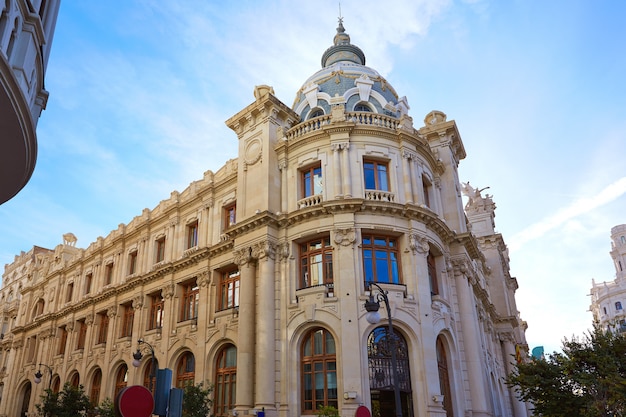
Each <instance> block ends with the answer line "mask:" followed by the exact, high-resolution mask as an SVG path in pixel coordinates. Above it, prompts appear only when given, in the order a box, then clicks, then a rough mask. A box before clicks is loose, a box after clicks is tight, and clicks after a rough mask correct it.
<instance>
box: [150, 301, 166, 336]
mask: <svg viewBox="0 0 626 417" xmlns="http://www.w3.org/2000/svg"><path fill="white" fill-rule="evenodd" d="M164 307H165V300H164V299H163V296H162V295H161V291H159V292H158V293H156V294H152V295H151V296H150V317H149V318H148V330H152V329H160V328H161V327H163V308H164Z"/></svg>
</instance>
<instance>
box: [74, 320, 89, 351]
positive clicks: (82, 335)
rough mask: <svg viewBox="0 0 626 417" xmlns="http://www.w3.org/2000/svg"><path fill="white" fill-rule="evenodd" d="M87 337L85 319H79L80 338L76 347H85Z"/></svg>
mask: <svg viewBox="0 0 626 417" xmlns="http://www.w3.org/2000/svg"><path fill="white" fill-rule="evenodd" d="M86 338H87V324H86V323H85V320H78V340H76V349H85V339H86Z"/></svg>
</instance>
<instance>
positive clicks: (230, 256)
mask: <svg viewBox="0 0 626 417" xmlns="http://www.w3.org/2000/svg"><path fill="white" fill-rule="evenodd" d="M254 98H255V99H254V101H253V102H252V103H251V104H250V105H248V106H247V107H245V108H244V109H243V110H241V111H240V112H239V113H237V114H236V115H234V116H233V117H231V118H230V119H229V120H228V121H227V122H226V123H227V125H228V126H229V127H230V128H231V129H232V130H233V131H234V132H235V134H236V138H237V140H238V142H239V152H238V157H237V158H235V159H232V160H230V161H228V162H226V164H225V165H224V166H223V167H222V168H220V169H219V170H218V171H217V172H211V171H207V172H205V174H204V176H203V178H202V179H200V180H198V181H195V182H193V183H191V184H190V185H189V187H187V188H186V189H185V190H184V191H183V192H177V191H174V192H172V193H171V196H170V197H169V198H167V199H165V200H163V201H161V203H160V204H159V205H158V206H157V207H155V208H154V209H152V210H148V209H146V210H144V212H143V213H141V215H139V216H137V217H135V218H134V219H133V220H132V221H130V223H128V224H120V226H119V227H118V228H117V229H116V230H114V231H112V232H111V233H110V234H109V235H108V236H106V237H104V238H102V237H100V238H98V239H97V241H95V242H93V243H91V244H90V245H89V246H88V247H87V248H85V249H81V248H78V247H76V245H75V243H76V238H75V237H74V236H73V235H72V234H68V235H66V236H65V237H64V242H63V244H60V245H58V246H57V247H56V248H54V249H53V250H48V249H43V248H39V247H34V248H33V249H32V250H31V251H29V252H28V253H22V254H20V255H18V256H16V258H15V261H14V262H13V263H12V264H10V265H7V266H6V267H5V271H4V274H3V281H2V282H3V287H2V289H1V290H0V297H1V300H2V301H1V303H2V304H1V305H2V306H3V308H2V320H3V330H2V331H3V334H4V337H3V339H2V341H1V342H0V346H1V348H2V350H1V355H2V356H0V365H1V366H3V367H2V374H1V376H0V384H2V385H0V387H1V389H3V396H2V399H1V401H0V414H2V415H6V416H9V417H17V416H20V413H21V412H22V413H23V411H26V410H32V409H33V407H34V403H35V402H36V401H37V399H38V398H39V395H40V394H41V393H42V390H43V389H44V388H45V387H46V385H47V384H50V386H51V387H52V388H53V389H59V387H60V386H61V385H62V384H63V383H65V382H71V383H73V384H82V385H84V387H85V390H86V392H87V393H88V395H89V396H90V397H91V398H92V400H93V401H94V402H101V401H102V400H103V399H104V398H106V397H109V398H112V397H114V395H115V393H116V392H118V391H119V390H120V389H121V388H123V387H124V386H126V385H127V384H145V385H146V386H149V385H150V379H151V378H150V375H151V360H150V358H149V357H150V355H151V350H150V349H147V348H146V347H149V346H152V347H153V351H154V359H155V360H156V361H157V362H158V366H159V367H160V368H165V367H167V368H170V369H172V370H173V384H175V385H177V386H181V385H183V384H185V383H190V382H195V383H199V382H204V381H206V382H208V383H210V384H212V385H213V387H214V414H215V415H217V416H226V415H233V414H235V415H237V414H238V415H251V414H255V413H256V411H259V410H262V409H265V412H266V414H267V415H269V416H282V417H288V416H289V417H295V416H300V415H311V414H314V412H315V410H316V409H317V408H318V407H319V406H323V405H331V406H335V407H337V408H338V409H339V411H340V413H341V415H342V416H353V415H354V414H355V412H356V410H357V408H358V407H359V406H361V405H364V406H366V407H368V408H370V409H371V410H372V411H373V415H374V416H389V415H393V414H394V399H395V396H394V394H395V388H394V387H397V389H398V391H399V394H400V402H401V404H402V409H403V413H402V415H404V416H440V417H444V416H448V417H450V416H458V417H461V416H467V415H472V416H474V417H487V416H515V417H522V416H526V415H527V414H528V413H527V410H526V406H525V404H523V403H520V402H519V401H517V400H516V398H515V396H514V394H513V392H512V391H511V390H509V389H508V388H507V387H506V386H505V385H504V384H503V382H502V378H503V377H504V376H505V375H506V374H507V372H508V371H509V370H510V369H511V361H512V360H513V357H514V354H515V351H516V347H518V346H521V347H522V348H523V349H526V344H525V338H524V331H525V323H524V322H523V321H522V320H521V319H520V317H519V313H518V310H517V307H516V304H515V297H514V294H515V290H516V288H517V281H516V279H515V278H513V277H511V276H510V274H509V258H508V252H507V248H506V245H505V243H504V240H503V238H502V236H501V235H500V234H499V233H497V232H496V231H495V229H494V217H495V213H494V210H495V204H494V203H493V201H492V199H491V196H489V195H487V196H485V197H483V196H482V194H481V191H482V190H477V189H474V188H472V187H471V186H470V185H469V184H462V183H461V182H460V181H459V178H458V173H457V167H458V165H459V162H460V161H461V160H462V159H463V158H465V156H466V153H465V148H464V146H463V142H462V141H461V136H460V134H459V131H458V129H457V126H456V124H455V122H454V121H451V120H447V118H446V115H445V114H444V113H442V112H440V111H432V112H430V113H429V114H428V115H426V117H425V119H424V125H423V126H421V127H417V128H416V127H415V126H414V124H413V119H412V118H411V117H410V116H409V113H408V111H409V106H408V103H407V99H406V98H404V97H399V96H398V94H397V93H396V91H395V90H394V88H393V87H392V86H391V85H390V84H389V83H388V82H387V81H386V80H385V79H384V78H383V77H381V76H380V74H378V73H377V72H376V71H375V70H373V69H371V68H369V67H367V66H365V55H364V54H363V52H362V51H361V50H360V49H359V48H358V47H356V46H355V45H353V44H351V43H350V38H349V36H348V35H347V34H346V33H345V31H344V29H343V25H342V24H341V23H340V25H339V27H338V29H337V34H336V36H335V38H334V44H333V45H332V46H331V47H330V48H329V49H328V50H327V51H326V52H324V54H323V56H322V69H321V70H319V71H318V72H316V73H315V74H313V75H312V76H311V77H310V78H308V80H306V82H305V83H304V84H303V86H302V88H301V89H300V90H299V91H298V93H297V96H296V99H295V102H294V104H293V106H291V107H289V106H287V105H285V104H284V103H282V102H281V101H280V100H279V99H277V98H276V97H275V96H274V94H273V89H272V88H271V87H268V86H259V87H256V88H255V90H254ZM462 191H463V192H465V193H466V194H467V195H468V197H469V202H468V203H467V205H466V206H465V210H464V206H463V203H462ZM370 282H374V283H376V284H378V285H379V286H380V287H381V288H382V289H384V291H385V292H386V296H387V299H388V305H389V307H390V311H391V316H392V322H393V329H394V332H393V333H394V334H393V335H390V334H387V327H386V324H385V323H379V324H370V323H369V322H368V321H367V320H366V310H365V307H364V305H365V303H366V301H368V299H369V296H370V295H374V296H376V297H378V295H379V294H380V293H379V292H378V291H379V290H377V289H375V288H373V287H370ZM381 311H382V312H383V318H384V320H385V322H386V321H387V316H386V313H385V312H384V311H385V309H384V308H383V309H381ZM140 338H142V339H143V340H144V341H145V342H146V343H142V344H140V345H139V347H140V348H141V349H142V353H143V354H144V357H143V360H142V361H141V364H140V366H139V367H138V368H134V367H133V366H131V361H132V358H133V352H134V351H135V350H136V349H137V347H138V339H140ZM390 346H395V348H396V350H395V351H394V352H395V355H393V357H392V355H391V352H390ZM394 359H395V360H394ZM394 362H395V363H394ZM40 363H41V364H42V365H39V364H40ZM392 364H393V365H395V370H396V372H393V369H392ZM40 369H41V371H42V372H43V381H42V383H41V384H39V385H35V384H33V374H34V373H35V372H36V371H38V370H40Z"/></svg>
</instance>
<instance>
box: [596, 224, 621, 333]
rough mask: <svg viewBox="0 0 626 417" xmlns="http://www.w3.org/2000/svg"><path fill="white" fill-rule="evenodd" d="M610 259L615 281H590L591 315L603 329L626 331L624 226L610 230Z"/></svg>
mask: <svg viewBox="0 0 626 417" xmlns="http://www.w3.org/2000/svg"><path fill="white" fill-rule="evenodd" d="M610 253H611V258H613V264H614V265H615V280H613V281H609V282H606V281H604V282H600V283H596V281H595V279H594V280H592V287H591V307H590V310H591V313H592V314H593V319H594V321H597V322H598V323H599V324H600V326H602V327H603V328H612V329H615V330H617V331H619V332H625V331H626V314H625V313H624V307H626V270H625V269H626V224H620V225H618V226H615V227H613V228H612V229H611V252H610Z"/></svg>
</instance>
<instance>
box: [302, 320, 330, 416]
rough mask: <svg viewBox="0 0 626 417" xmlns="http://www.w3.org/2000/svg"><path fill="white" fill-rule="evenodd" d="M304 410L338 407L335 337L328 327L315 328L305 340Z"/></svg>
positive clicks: (313, 411) (303, 353) (303, 361)
mask: <svg viewBox="0 0 626 417" xmlns="http://www.w3.org/2000/svg"><path fill="white" fill-rule="evenodd" d="M301 358H302V360H301V370H302V412H303V414H315V412H316V411H317V410H318V409H319V408H320V407H324V406H332V407H335V408H338V397H337V358H336V350H335V339H334V338H333V336H332V335H331V334H330V333H329V332H328V331H327V330H325V329H314V330H311V331H310V332H309V333H308V334H307V335H306V337H305V338H304V342H303V344H302V351H301Z"/></svg>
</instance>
